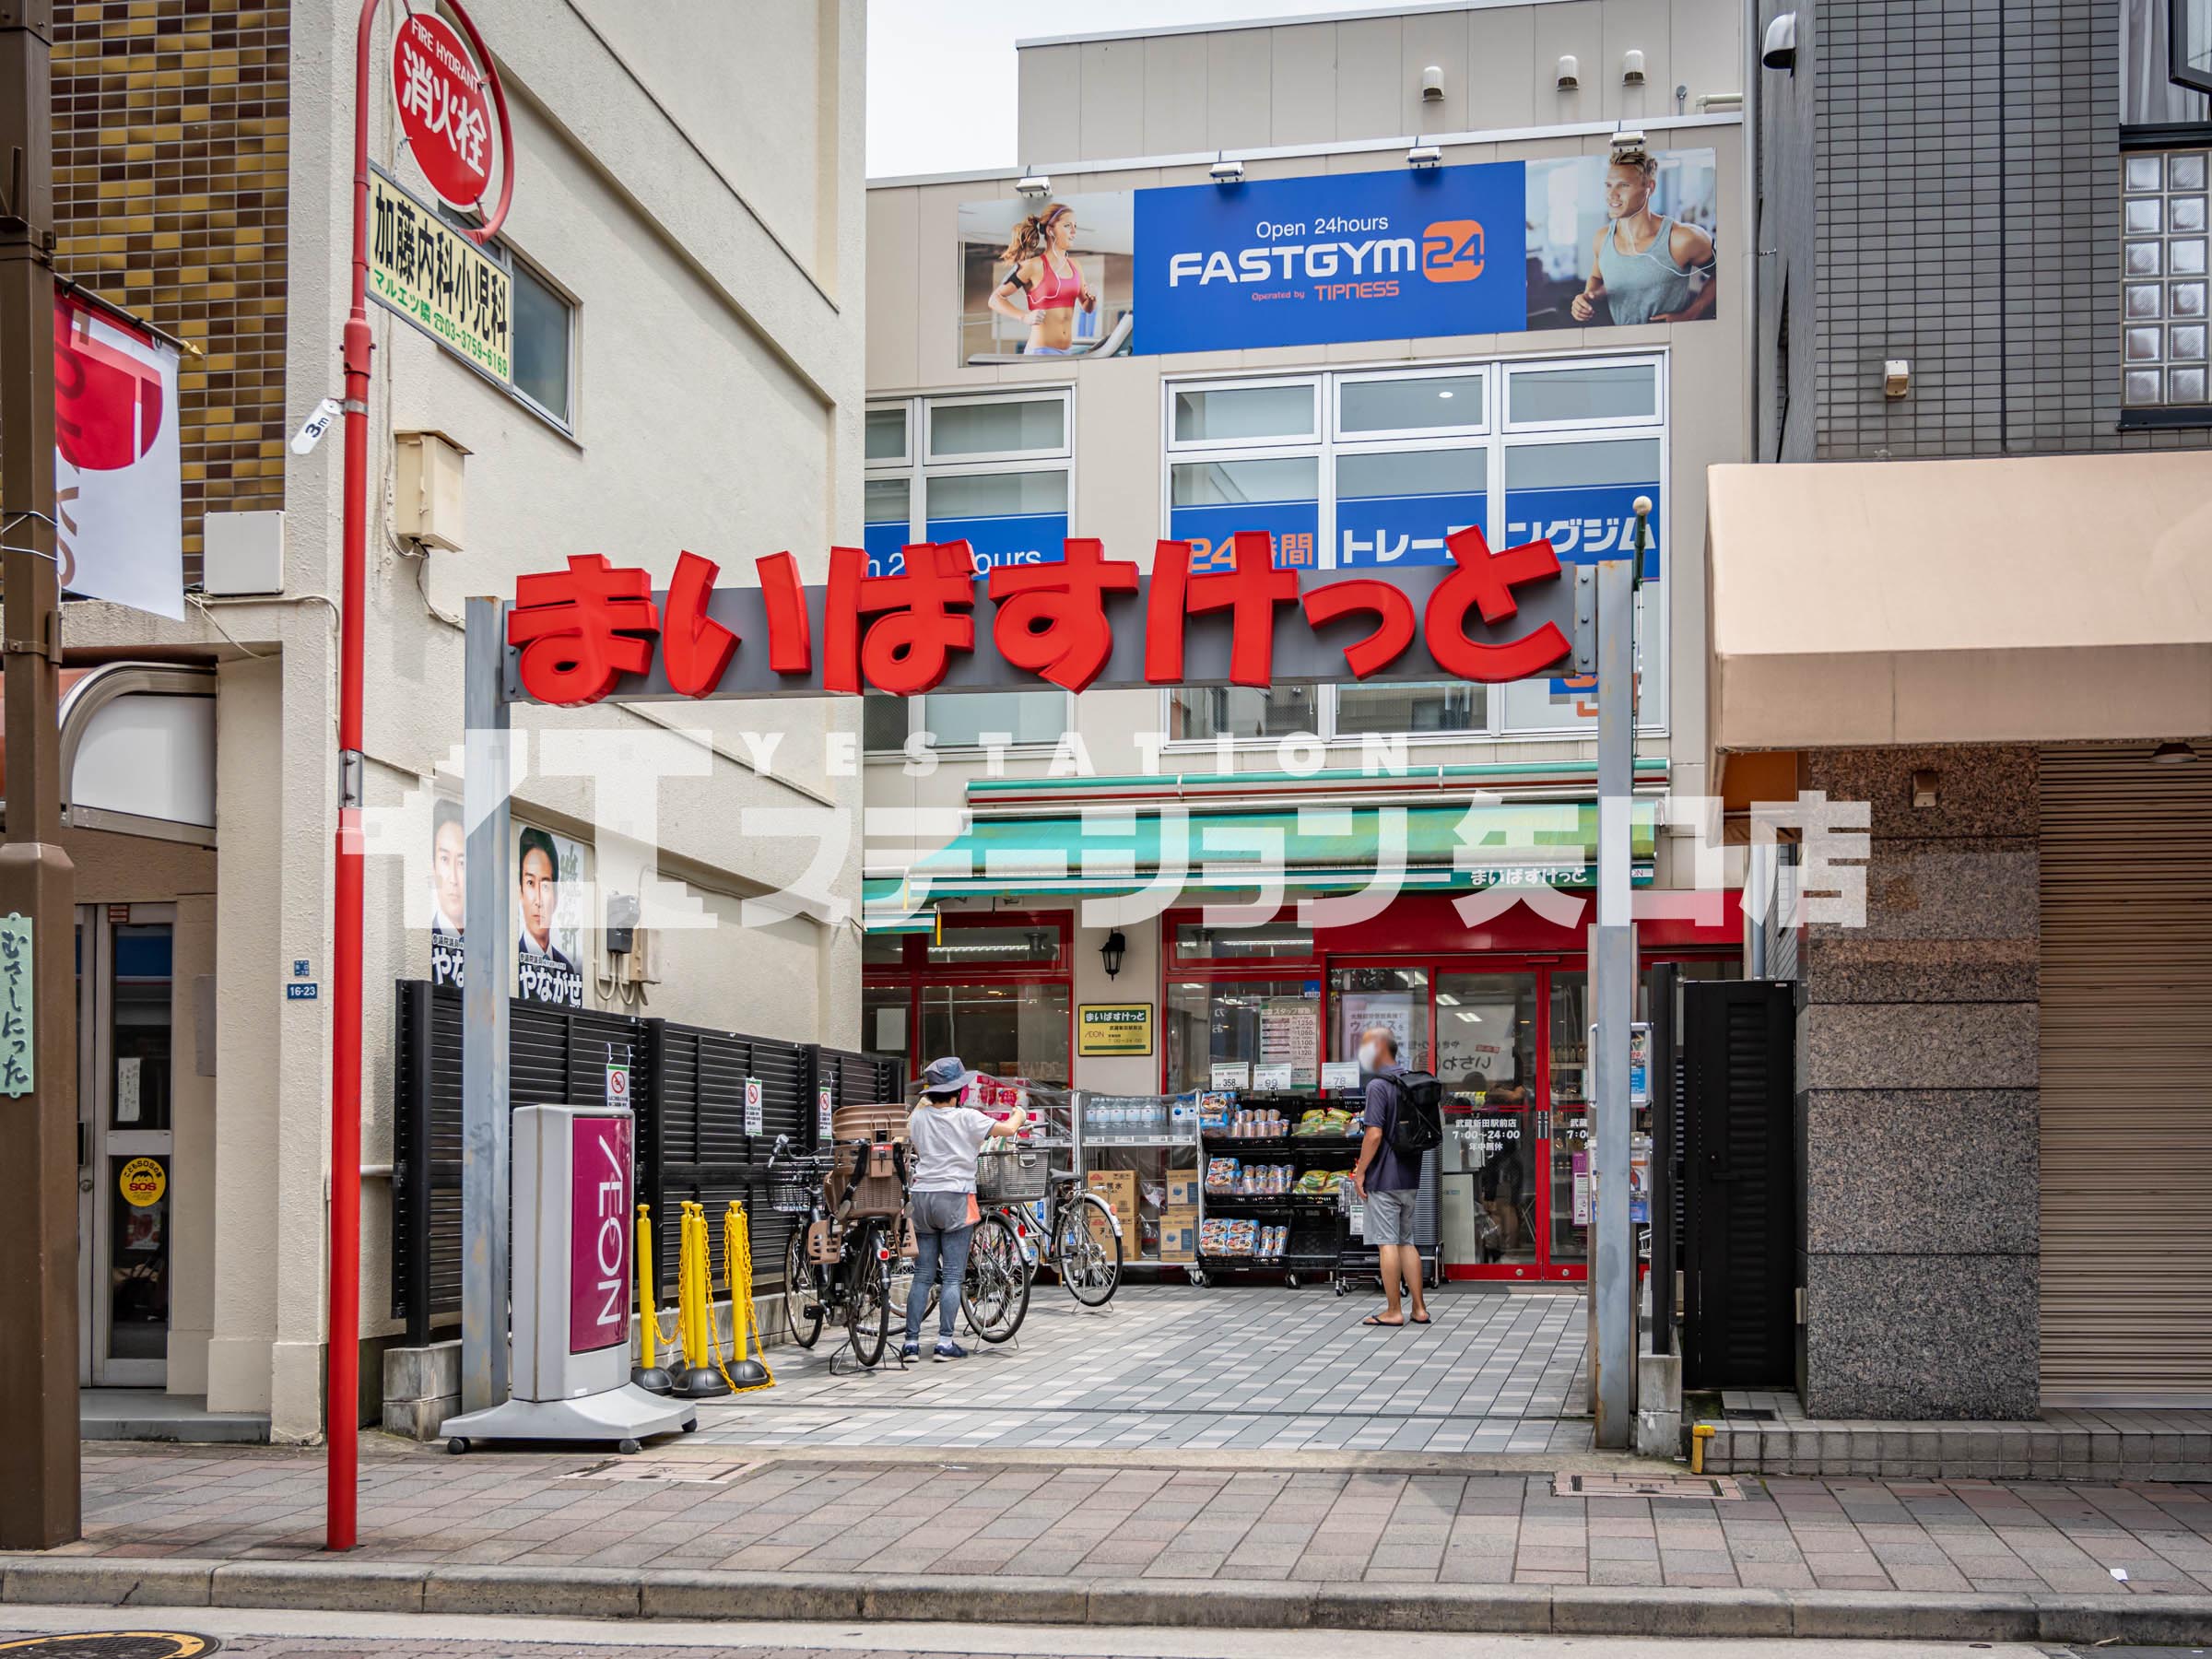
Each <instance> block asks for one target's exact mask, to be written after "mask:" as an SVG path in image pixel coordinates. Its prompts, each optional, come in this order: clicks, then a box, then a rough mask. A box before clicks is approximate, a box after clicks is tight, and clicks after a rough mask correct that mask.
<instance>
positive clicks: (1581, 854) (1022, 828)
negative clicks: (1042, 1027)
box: [868, 801, 1658, 931]
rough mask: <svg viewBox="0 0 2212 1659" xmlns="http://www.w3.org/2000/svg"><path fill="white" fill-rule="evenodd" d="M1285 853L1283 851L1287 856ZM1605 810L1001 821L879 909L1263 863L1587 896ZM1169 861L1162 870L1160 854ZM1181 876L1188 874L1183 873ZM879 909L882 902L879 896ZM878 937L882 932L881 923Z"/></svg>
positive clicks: (1322, 886) (1633, 818)
mask: <svg viewBox="0 0 2212 1659" xmlns="http://www.w3.org/2000/svg"><path fill="white" fill-rule="evenodd" d="M1657 815H1658V808H1657V805H1656V803H1653V802H1651V801H1638V802H1636V803H1634V804H1633V805H1632V806H1631V807H1630V857H1631V859H1632V861H1633V863H1632V865H1631V874H1632V878H1633V880H1634V881H1635V882H1636V883H1637V884H1638V885H1648V884H1649V882H1650V881H1651V879H1652V875H1653V871H1652V860H1653V851H1654V847H1655V825H1656V821H1657ZM1278 847H1279V849H1280V852H1279V855H1278V854H1277V848H1278ZM1596 848H1597V806H1596V804H1595V803H1594V802H1590V801H1557V802H1552V801H1517V802H1511V803H1488V804H1477V805H1475V806H1466V805H1458V806H1407V807H1390V806H1334V807H1314V806H1309V807H1307V808H1305V809H1303V811H1302V812H1301V811H1300V809H1298V808H1295V807H1284V808H1277V809H1273V810H1264V811H1213V812H1191V813H1188V814H1187V815H1184V816H1183V817H1182V818H1181V820H1180V821H1179V820H1178V818H1177V816H1176V815H1175V814H1173V812H1172V811H1171V812H1170V813H1169V814H1168V815H1167V816H1166V817H1164V818H1163V815H1162V813H1161V810H1160V809H1159V807H1156V806H1144V807H1141V808H1135V809H1115V808H1112V807H1103V806H1094V807H1092V808H1091V809H1090V813H1089V816H1088V818H1085V817H1083V816H1081V815H1078V814H1075V813H1059V814H1050V815H1037V816H1033V817H1032V816H1022V817H1015V818H983V819H980V820H978V821H976V822H975V823H974V824H973V825H972V827H971V829H970V830H968V831H967V833H966V834H964V835H961V836H959V837H958V838H956V839H955V840H954V841H951V842H949V843H948V844H947V845H946V846H943V847H940V848H938V849H937V850H936V851H935V852H932V853H924V854H923V855H922V856H921V857H919V858H917V859H916V860H915V861H914V863H913V865H912V867H911V868H910V870H909V872H908V874H907V876H906V877H904V880H905V881H906V883H907V888H906V891H905V893H904V894H903V895H901V894H900V893H899V891H898V881H899V878H889V879H888V880H886V879H885V878H876V879H874V880H871V881H870V883H869V884H868V885H869V888H870V891H871V894H873V893H875V892H876V891H877V888H879V887H880V888H881V889H882V892H883V903H882V906H881V911H880V913H882V914H884V915H885V916H887V917H888V915H889V914H890V913H891V912H893V911H897V912H900V914H902V915H905V916H907V917H908V918H909V919H910V922H911V925H910V926H909V927H908V929H907V930H908V931H920V930H922V929H924V928H926V927H927V926H928V925H929V923H928V920H927V917H926V915H923V916H919V917H917V916H915V915H914V914H913V912H916V911H918V910H920V909H921V908H922V907H923V906H925V905H927V904H928V903H930V902H931V901H932V900H937V899H943V898H953V897H967V896H989V897H996V898H1010V897H1019V896H1025V895H1026V896H1035V897H1046V896H1051V895H1055V894H1088V893H1129V892H1135V891H1137V890H1139V889H1140V888H1147V887H1151V886H1155V885H1166V884H1168V883H1169V882H1170V881H1171V880H1173V882H1174V885H1176V886H1177V887H1179V888H1182V889H1184V890H1188V891H1194V892H1230V891H1244V892H1249V891H1251V890H1253V888H1255V887H1256V886H1257V885H1259V879H1260V877H1259V871H1260V869H1261V868H1262V867H1263V865H1274V864H1278V863H1279V865H1280V866H1281V869H1282V872H1283V883H1284V886H1285V888H1288V889H1295V890H1298V891H1303V892H1348V891H1355V890H1357V889H1359V888H1366V887H1369V886H1371V885H1372V884H1373V883H1374V881H1375V880H1376V878H1377V874H1378V871H1379V870H1381V869H1382V867H1383V866H1384V865H1390V864H1394V863H1396V862H1399V860H1400V858H1401V857H1402V862H1403V865H1404V870H1403V874H1402V875H1401V876H1400V877H1399V878H1398V884H1399V887H1400V888H1401V889H1402V890H1404V891H1406V892H1465V891H1469V890H1472V889H1476V888H1488V887H1500V886H1529V887H1535V886H1549V887H1559V888H1586V887H1590V886H1592V885H1594V882H1595V879H1596V874H1597V868H1596V857H1597V854H1596ZM1163 854H1164V856H1165V857H1166V858H1167V860H1168V864H1167V867H1166V870H1165V871H1164V872H1163V869H1162V865H1161V859H1162V857H1163ZM1177 872H1181V876H1180V879H1179V880H1177V879H1175V876H1176V873H1177ZM870 902H871V907H872V908H873V907H874V906H875V904H876V900H874V899H873V898H872V899H871V901H870ZM869 926H870V930H871V931H879V930H878V929H877V924H875V923H874V922H871V923H870V924H869Z"/></svg>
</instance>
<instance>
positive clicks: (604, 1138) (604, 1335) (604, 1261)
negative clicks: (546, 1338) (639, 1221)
mask: <svg viewBox="0 0 2212 1659" xmlns="http://www.w3.org/2000/svg"><path fill="white" fill-rule="evenodd" d="M629 1125H630V1119H629V1114H628V1113H624V1114H623V1115H621V1116H619V1117H584V1116H577V1117H574V1118H571V1120H570V1135H571V1142H570V1165H569V1179H570V1187H571V1191H570V1206H569V1352H571V1354H591V1353H596V1352H597V1351H598V1350H599V1349H601V1348H606V1347H614V1346H615V1345H616V1344H617V1343H622V1344H625V1345H627V1344H628V1343H629V1288H630V1278H631V1275H630V1264H629V1257H630V1243H629V1241H630V1229H631V1225H632V1223H631V1220H630V1202H629V1191H630V1187H629Z"/></svg>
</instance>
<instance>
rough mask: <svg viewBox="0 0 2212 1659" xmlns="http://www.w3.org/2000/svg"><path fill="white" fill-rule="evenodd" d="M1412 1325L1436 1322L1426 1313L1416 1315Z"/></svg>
mask: <svg viewBox="0 0 2212 1659" xmlns="http://www.w3.org/2000/svg"><path fill="white" fill-rule="evenodd" d="M1411 1323H1412V1324H1434V1323H1435V1321H1433V1320H1431V1319H1430V1317H1429V1315H1428V1314H1426V1313H1416V1314H1415V1315H1414V1316H1413V1319H1412V1321H1411Z"/></svg>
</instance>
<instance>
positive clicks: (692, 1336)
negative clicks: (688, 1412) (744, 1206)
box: [676, 1202, 730, 1400]
mask: <svg viewBox="0 0 2212 1659" xmlns="http://www.w3.org/2000/svg"><path fill="white" fill-rule="evenodd" d="M683 1228H684V1230H683V1235H682V1239H683V1242H682V1251H681V1254H680V1255H679V1256H678V1257H677V1279H678V1281H679V1282H680V1284H681V1286H682V1291H681V1296H682V1313H681V1322H682V1325H683V1332H684V1369H683V1372H682V1374H681V1375H679V1376H678V1377H677V1380H676V1392H677V1394H681V1395H683V1396H684V1397H685V1398H686V1399H690V1400H708V1399H719V1398H720V1397H721V1396H722V1395H724V1394H728V1393H729V1392H730V1384H729V1382H728V1380H727V1379H726V1378H724V1376H723V1375H722V1374H721V1359H720V1357H719V1356H718V1355H715V1354H714V1347H715V1345H714V1343H713V1340H712V1326H713V1320H714V1314H713V1310H712V1306H711V1305H710V1302H711V1299H712V1295H713V1283H712V1272H711V1264H710V1263H709V1262H708V1259H707V1212H706V1208H705V1206H703V1205H700V1204H695V1203H689V1202H687V1203H686V1204H685V1206H684V1221H683ZM710 1356H713V1357H714V1363H713V1364H712V1365H709V1364H708V1363H707V1362H706V1361H707V1360H708V1359H709V1357H710Z"/></svg>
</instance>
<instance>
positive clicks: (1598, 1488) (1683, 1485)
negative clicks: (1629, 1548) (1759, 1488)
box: [1551, 1475, 1744, 1499]
mask: <svg viewBox="0 0 2212 1659" xmlns="http://www.w3.org/2000/svg"><path fill="white" fill-rule="evenodd" d="M1551 1495H1552V1496H1553V1497H1554V1498H1702V1499H1715V1498H1741V1497H1742V1496H1743V1495H1744V1489H1743V1488H1741V1487H1739V1486H1737V1485H1736V1484H1735V1481H1734V1480H1732V1479H1730V1478H1729V1477H1727V1476H1725V1475H1555V1476H1553V1477H1551Z"/></svg>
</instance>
